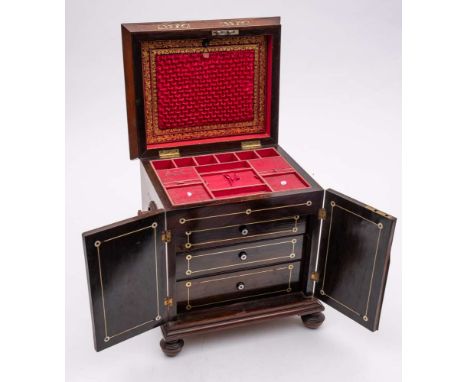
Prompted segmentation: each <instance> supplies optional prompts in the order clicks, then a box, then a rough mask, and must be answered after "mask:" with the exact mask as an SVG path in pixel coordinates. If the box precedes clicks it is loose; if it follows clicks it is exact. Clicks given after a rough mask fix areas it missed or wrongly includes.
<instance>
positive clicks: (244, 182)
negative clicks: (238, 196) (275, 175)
mask: <svg viewBox="0 0 468 382" xmlns="http://www.w3.org/2000/svg"><path fill="white" fill-rule="evenodd" d="M202 178H203V180H204V181H205V184H206V186H207V187H208V188H209V189H210V190H220V189H225V188H231V187H241V186H254V185H257V184H263V181H262V180H261V178H260V177H259V176H258V175H257V173H256V172H255V171H253V170H250V169H246V170H240V171H227V172H223V173H220V174H219V173H214V174H212V173H210V174H206V175H202Z"/></svg>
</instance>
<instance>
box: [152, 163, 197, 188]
mask: <svg viewBox="0 0 468 382" xmlns="http://www.w3.org/2000/svg"><path fill="white" fill-rule="evenodd" d="M157 174H158V176H159V179H161V183H162V184H164V185H166V184H171V183H174V182H175V183H177V182H180V183H184V182H187V181H194V180H198V181H199V180H200V177H199V176H198V173H197V171H196V170H195V167H182V168H171V169H167V170H157Z"/></svg>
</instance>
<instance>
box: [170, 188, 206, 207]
mask: <svg viewBox="0 0 468 382" xmlns="http://www.w3.org/2000/svg"><path fill="white" fill-rule="evenodd" d="M166 192H167V194H168V195H169V198H170V199H171V201H172V204H190V203H197V202H204V201H206V200H210V199H212V197H211V194H210V193H209V192H208V190H207V189H206V187H205V186H204V185H203V184H189V185H186V186H176V187H168V188H166Z"/></svg>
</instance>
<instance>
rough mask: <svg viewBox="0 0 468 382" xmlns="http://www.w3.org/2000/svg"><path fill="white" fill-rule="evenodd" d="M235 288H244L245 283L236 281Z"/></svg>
mask: <svg viewBox="0 0 468 382" xmlns="http://www.w3.org/2000/svg"><path fill="white" fill-rule="evenodd" d="M236 288H237V290H244V289H245V284H244V283H243V282H240V283H237V285H236Z"/></svg>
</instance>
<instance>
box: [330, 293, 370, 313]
mask: <svg viewBox="0 0 468 382" xmlns="http://www.w3.org/2000/svg"><path fill="white" fill-rule="evenodd" d="M323 295H324V296H327V297H328V298H330V299H332V300H333V301H335V302H336V303H338V304H340V305H341V306H343V307H345V308H346V309H349V310H350V311H351V312H353V313H354V314H357V315H358V316H359V317H361V314H360V313H358V312H356V311H355V310H354V309H352V308H350V307H349V306H347V305H345V304H343V303H342V302H340V301H338V300H337V299H335V298H333V297H332V296H329V295H328V294H326V293H323Z"/></svg>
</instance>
